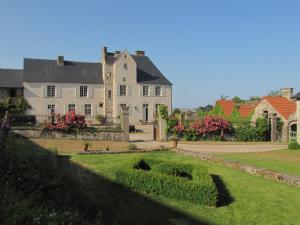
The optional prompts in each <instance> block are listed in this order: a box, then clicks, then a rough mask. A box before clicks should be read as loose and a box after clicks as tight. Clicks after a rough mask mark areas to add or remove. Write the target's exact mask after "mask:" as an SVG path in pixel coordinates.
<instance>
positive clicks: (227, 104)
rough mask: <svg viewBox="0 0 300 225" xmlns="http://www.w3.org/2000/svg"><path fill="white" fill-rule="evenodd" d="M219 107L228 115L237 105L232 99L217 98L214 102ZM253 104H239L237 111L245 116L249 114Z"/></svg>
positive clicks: (253, 106)
mask: <svg viewBox="0 0 300 225" xmlns="http://www.w3.org/2000/svg"><path fill="white" fill-rule="evenodd" d="M216 103H217V104H218V105H220V107H221V108H222V110H223V112H224V114H225V115H226V116H230V115H231V113H232V112H233V110H234V108H235V106H236V105H237V104H236V103H235V102H234V101H233V100H224V99H222V100H218V101H217V102H216ZM254 108H255V105H253V104H246V103H245V104H239V112H240V114H241V116H243V117H247V116H249V115H250V113H251V112H252V111H253V110H254Z"/></svg>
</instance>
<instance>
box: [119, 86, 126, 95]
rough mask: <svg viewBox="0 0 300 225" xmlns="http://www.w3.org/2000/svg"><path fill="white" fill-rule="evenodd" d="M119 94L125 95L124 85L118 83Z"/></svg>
mask: <svg viewBox="0 0 300 225" xmlns="http://www.w3.org/2000/svg"><path fill="white" fill-rule="evenodd" d="M120 95H121V96H125V95H126V85H120Z"/></svg>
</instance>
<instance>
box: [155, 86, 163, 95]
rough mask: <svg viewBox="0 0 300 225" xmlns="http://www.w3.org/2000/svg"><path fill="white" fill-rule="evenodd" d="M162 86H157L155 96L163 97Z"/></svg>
mask: <svg viewBox="0 0 300 225" xmlns="http://www.w3.org/2000/svg"><path fill="white" fill-rule="evenodd" d="M161 95H162V94H161V86H155V96H161Z"/></svg>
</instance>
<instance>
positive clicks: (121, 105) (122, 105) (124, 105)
mask: <svg viewBox="0 0 300 225" xmlns="http://www.w3.org/2000/svg"><path fill="white" fill-rule="evenodd" d="M124 107H126V104H120V112H121V110H122V108H124Z"/></svg>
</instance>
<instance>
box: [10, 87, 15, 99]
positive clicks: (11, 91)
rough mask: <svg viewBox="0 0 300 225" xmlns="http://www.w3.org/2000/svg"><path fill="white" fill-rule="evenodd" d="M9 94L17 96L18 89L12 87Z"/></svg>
mask: <svg viewBox="0 0 300 225" xmlns="http://www.w3.org/2000/svg"><path fill="white" fill-rule="evenodd" d="M9 96H10V97H13V98H14V97H16V96H17V93H16V89H10V90H9Z"/></svg>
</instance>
